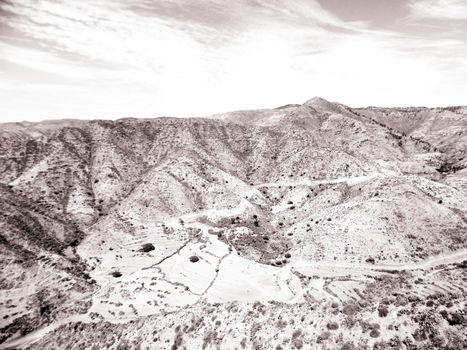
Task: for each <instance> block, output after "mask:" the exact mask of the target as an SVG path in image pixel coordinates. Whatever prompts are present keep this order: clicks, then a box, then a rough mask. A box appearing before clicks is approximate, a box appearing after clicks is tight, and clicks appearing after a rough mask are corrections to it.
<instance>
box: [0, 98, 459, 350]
mask: <svg viewBox="0 0 467 350" xmlns="http://www.w3.org/2000/svg"><path fill="white" fill-rule="evenodd" d="M466 153H467V107H449V108H434V109H428V108H393V109H388V108H375V107H369V108H357V109H353V108H349V107H347V106H344V105H342V104H338V103H332V102H329V101H326V100H323V99H321V98H313V99H311V100H309V101H307V102H305V103H304V104H302V105H286V106H282V107H279V108H276V109H270V110H268V109H266V110H259V111H237V112H232V113H224V114H218V115H214V116H210V117H206V118H193V119H177V118H157V119H122V120H117V121H105V120H94V121H76V120H63V121H58V122H42V123H7V124H0V208H1V213H0V227H1V230H0V254H1V255H0V258H1V260H2V261H4V262H6V263H4V264H2V267H1V270H0V271H1V274H0V278H1V279H0V284H1V291H0V295H1V298H0V314H1V315H2V318H1V320H0V333H1V334H0V342H6V343H5V344H9V343H8V342H10V344H13V343H11V342H12V341H20V340H21V339H26V340H27V339H29V340H27V341H28V342H30V341H31V339H30V338H27V335H26V334H28V333H30V332H31V331H33V330H34V329H40V328H41V327H43V326H45V325H54V327H59V326H60V325H61V324H62V323H66V320H67V319H68V318H69V317H75V318H76V317H77V319H78V320H80V321H83V322H85V323H86V324H87V323H90V322H91V323H95V322H97V323H99V324H100V326H99V327H104V326H103V325H104V324H105V327H118V326H109V325H108V324H107V323H104V322H111V324H113V323H114V322H119V323H121V322H130V321H131V322H132V321H133V320H136V319H138V320H139V319H140V317H151V320H154V316H153V315H156V314H160V313H161V312H169V311H167V310H172V311H170V312H175V315H178V313H184V312H189V310H191V308H193V310H195V309H194V306H192V305H194V304H195V303H197V304H196V305H198V306H196V308H197V309H196V310H197V311H196V312H201V311H200V309H202V308H209V305H211V304H209V303H227V304H225V305H224V306H222V308H230V307H231V306H229V305H231V304H229V303H244V302H245V303H247V302H251V303H254V302H256V301H258V302H259V301H261V302H263V303H267V302H277V303H284V304H283V305H284V306H283V308H285V309H286V310H288V311H285V312H286V313H287V312H289V313H290V312H293V311H291V310H292V309H290V310H289V309H288V307H298V306H297V305H303V303H305V304H306V303H308V302H309V300H311V299H309V297H306V295H308V296H311V297H312V299H313V300H314V302H315V303H318V304H319V305H321V306H320V307H324V306H323V305H327V304H326V303H331V304H332V303H333V302H339V303H348V302H350V301H352V300H353V302H356V301H358V300H360V299H361V296H359V295H358V294H357V295H353V296H352V298H350V297H348V296H345V295H346V294H345V293H344V294H343V295H341V296H339V295H338V294H335V293H334V295H338V296H333V294H332V293H333V292H331V293H327V292H323V286H325V287H326V286H327V284H329V283H332V281H333V280H332V279H333V278H342V276H347V277H346V278H348V276H350V275H353V274H356V275H355V280H358V283H357V284H359V286H354V287H355V288H357V289H358V288H360V287H361V288H363V289H364V290H367V289H368V288H369V287H368V286H369V285H371V283H373V282H374V281H373V282H371V281H369V280H367V278H368V273H366V272H365V273H362V271H367V270H368V271H373V272H372V274H374V275H372V276H373V277H371V278H376V279H378V278H381V276H379V275H378V273H379V272H377V271H382V270H381V269H383V270H384V269H386V270H384V271H389V270H391V269H393V270H394V269H395V270H397V271H405V270H404V269H405V268H408V267H410V268H412V267H414V266H416V268H417V269H418V268H419V266H422V267H423V268H425V264H426V262H427V261H428V262H429V261H431V260H430V259H433V258H435V259H441V260H436V261H440V264H444V263H446V264H447V265H446V266H451V265H449V264H454V263H460V262H461V261H462V257H463V256H464V255H462V254H463V252H465V249H466V248H467V240H466V238H467V200H466V199H467V157H466V156H467V154H466ZM453 254H454V255H453ZM456 254H457V255H456ZM444 257H445V258H444ZM444 259H447V260H446V261H445V260H444ZM450 259H451V260H450ZM457 260H461V261H457ZM417 264H418V265H417ZM430 264H431V263H428V265H427V266H429V267H430V268H433V267H434V266H438V265H433V266H431V265H430ZM317 266H318V267H317ZM453 266H454V265H452V266H451V267H453ZM331 267H332V268H331ZM453 268H454V267H453ZM342 269H345V270H346V272H347V273H344V272H343V271H344V270H342ZM353 269H357V270H358V269H360V270H358V271H359V272H358V273H356V272H355V271H356V270H353ZM361 269H363V270H361ZM398 269H400V270H398ZM339 271H340V272H339ZM368 271H367V272H368ZM375 271H376V272H375ZM456 271H457V270H456ZM460 271H465V270H462V269H461V270H460ZM384 273H389V272H384ZM456 273H457V272H456ZM336 274H337V275H336ZM370 275H371V274H370ZM300 276H305V277H306V278H312V276H314V277H313V278H315V280H316V281H317V282H316V283H318V285H320V283H321V282H322V283H323V284H321V285H320V287H317V286H315V287H313V288H314V290H315V291H314V292H313V288H311V287H310V286H308V285H303V283H301V282H300V281H301V277H300ZM307 276H308V277H307ZM336 276H337V277H336ZM339 276H340V277H339ZM363 276H366V277H363ZM456 276H457V277H456V278H457V279H458V281H457V282H456V283H457V284H456V285H457V287H458V288H460V289H459V291H464V289H463V288H464V286H465V279H466V276H465V273H463V274H462V273H458V274H457V275H456ZM407 278H408V279H411V278H412V281H416V280H417V278H418V275H416V276H411V277H410V278H409V277H407ZM451 280H452V279H451ZM451 280H449V281H448V282H446V283H447V285H449V284H450V283H451V282H450V281H451ZM240 281H241V282H240ZM246 281H248V282H246ZM320 281H321V282H320ZM337 281H339V279H338V280H336V283H340V282H337ZM376 281H378V280H376ZM238 283H240V284H242V283H247V284H248V285H247V286H246V287H244V288H236V287H234V286H236V285H238ZM294 283H295V287H293V285H294ZM326 283H327V284H326ZM377 284H378V283H377ZM378 286H381V284H378ZM294 288H295V289H294ZM310 288H311V289H310ZM326 288H327V287H326ZM336 288H337V289H339V288H340V289H342V288H344V287H342V286H340V287H339V286H338V287H336ZM352 288H353V287H352ZM381 288H383V286H381ZM404 288H405V287H404ZM344 289H345V288H344ZM404 290H405V289H404ZM291 291H292V292H291ZM319 291H321V292H319ZM324 291H326V289H324ZM436 291H437V292H439V293H441V294H443V290H442V289H440V290H436ZM314 293H318V294H319V295H315V294H314ZM320 293H321V294H320ZM323 293H324V294H323ZM401 293H402V292H401ZM420 293H421V294H420ZM420 293H416V294H417V297H420V298H422V299H421V300H424V299H423V298H424V297H426V296H427V295H431V294H430V293H425V294H423V292H420ZM381 295H382V294H381ZM443 295H444V294H443ZM464 295H465V294H464ZM307 298H308V299H307ZM320 298H322V299H320ZM320 300H321V301H320ZM455 300H456V306H455V307H461V306H462V305H465V297H464V298H462V297H459V298H457V299H455ZM199 302H203V303H207V304H206V305H207V306H200V305H199V304H198V303H199ZM379 302H380V301H378V303H379ZM116 305H118V306H116ZM187 305H188V306H187ZM203 305H204V304H203ZM281 305H282V304H281ZM307 305H308V304H307ZM329 305H330V304H329ZM417 305H418V304H417ZM417 305H416V306H412V307H417V308H418V306H417ZM180 307H183V308H185V309H183V310H188V311H181V310H180V309H177V308H180ZM244 307H245V308H249V306H248V304H241V306H240V310H241V313H247V311H246V309H243V308H244ZM173 308H175V309H173ZM255 308H256V307H255ZM277 308H278V306H277V305H276V306H274V307H272V309H271V310H276V309H277ZM256 309H257V308H256ZM256 309H255V310H256ZM331 309H332V308H331ZM334 309H335V310H334V311H335V312H340V311H338V310H340V309H339V308H338V307H335V308H334ZM363 309H365V308H363ZM174 310H175V311H174ZM365 310H366V309H365ZM417 310H418V309H417ZM224 311H225V310H224ZM331 311H332V310H331ZM334 311H333V312H334ZM366 311H368V310H366ZM193 312H194V311H193ZM203 312H204V311H203ZM239 312H240V311H239ZM254 312H256V311H254ZM417 312H418V311H417ZM420 312H425V311H424V310H421V311H420ZM216 313H218V312H217V311H216ZM221 314H222V315H224V314H225V312H221ZM77 315H78V316H77ZM80 315H81V316H80ZM222 315H219V316H216V317H219V318H222V317H224V316H225V315H224V316H222ZM330 315H331V314H330ZM177 317H178V316H177ZM183 317H186V316H183ZM261 317H266V318H268V317H269V316H265V314H263V316H261ZM304 317H306V315H305V316H304ZM440 317H441V318H438V319H439V320H441V319H443V316H440ZM446 317H448V316H446ZM246 319H250V318H249V317H246ZM325 319H326V317H325ZM73 320H74V321H76V319H73ZM70 322H71V321H70ZM151 322H153V321H151ZM154 322H156V323H157V322H158V321H154ZM223 322H224V321H221V324H224V323H223ZM251 322H253V320H251V321H247V323H248V325H247V326H245V327H246V328H247V329H248V332H250V333H251V332H253V331H252V330H250V326H251V324H250V323H251ZM265 322H266V321H265ZM294 322H300V321H299V320H294ZM302 322H303V321H302ZM323 322H324V321H323ZM408 322H409V323H410V322H412V323H413V324H414V327H416V324H417V322H416V321H413V320H409V321H408ZM440 322H441V321H440ZM463 322H464V321H463ZM72 325H73V323H72ZM462 325H464V326H465V324H462ZM464 326H462V327H464ZM70 327H71V328H70ZM73 327H74V328H73ZM80 327H82V326H79V329H85V330H86V329H87V328H86V327H88V326H83V327H84V328H80ZM89 327H90V326H89ZM180 327H182V326H180ZM187 327H188V325H187ZM197 327H198V328H199V327H202V326H201V325H198V326H197ZM303 327H305V326H303ZM306 327H308V326H306ZM315 328H316V325H315ZM318 328H319V327H318ZM73 329H74V330H73ZM76 329H77V328H76V326H66V327H64V328H58V330H57V331H55V332H56V333H57V332H58V333H57V334H59V335H58V336H57V337H59V338H57V337H55V336H54V339H56V338H57V339H56V341H60V342H61V343H60V344H62V345H63V343H64V342H65V343H66V342H67V340H66V339H67V334H69V332H73V334H77V331H76ZM102 329H103V328H99V332H101V331H102ZM300 329H302V328H300ZM463 329H465V328H463ZM318 330H319V329H317V330H316V332H315V333H316V334H318V333H317V332H318ZM262 331H263V332H267V330H264V329H263V330H262ZM322 331H323V332H328V333H329V335H328V336H326V337H324V338H323V339H322V341H321V342H320V345H319V346H318V345H316V346H317V348H326V346H328V348H333V347H332V346H330V345H329V344H328V345H326V344H327V342H328V343H329V342H331V341H337V338H333V336H334V335H333V334H334V333H333V332H329V329H328V330H322ZM62 332H63V333H62ZM86 332H87V331H86ZM99 332H97V331H96V333H95V337H101V335H99V334H100V333H99ZM135 332H137V331H135ZM177 332H180V329H179V330H178V331H177ZM210 332H215V333H216V332H217V333H216V334H217V335H216V337H217V336H219V334H223V332H227V330H223V331H220V330H219V331H214V330H212V331H210ZM274 332H276V331H274ZM303 332H305V331H304V330H301V333H300V334H302V335H300V334H299V335H295V336H293V335H292V339H295V340H297V341H296V343H297V344H300V341H299V340H300V339H301V341H302V343H303V342H305V343H306V342H310V341H311V340H305V339H302V338H303V337H304V336H303V334H304V333H303ZM320 332H321V331H320ZM78 333H79V332H78ZM315 333H312V334H315ZM396 333H397V332H396ZM406 333H407V334H406ZM406 333H404V336H406V337H408V339H410V341H411V342H415V343H417V341H418V340H416V339H415V338H414V335H413V334H412V333H411V332H410V331H407V332H406ZM448 333H449V332H448ZM62 334H63V336H62ZM177 334H178V333H177ZM320 334H321V333H320ZM443 334H444V333H443ZM443 334H441V335H440V336H442V335H443ZM446 334H447V333H446ZM25 335H26V336H25ZM318 335H319V334H318ZM396 335H397V334H396ZM23 336H25V337H23ZM89 336H90V337H93V333H92V332H90V333H89ZM310 336H311V335H310ZM80 337H81V335H80ZM164 337H165V336H164ZM212 337H214V335H211V336H210V340H205V341H204V342H202V343H200V344H201V345H200V346H203V347H205V348H219V346H220V345H219V344H221V343H222V342H220V343H219V342H217V343H216V342H213V340H212ZM313 337H314V335H313ZM156 338H157V337H156ZM214 338H215V337H214ZM247 338H248V337H247ZM305 338H306V337H305ZM344 338H345V339H346V342H347V343H348V344H350V343H351V339H350V338H348V337H346V336H344ZM444 338H445V339H447V336H445V337H444ZM444 338H443V339H444ZM252 339H253V340H254V342H256V343H257V344H259V343H261V341H259V340H258V339H259V338H255V337H253V336H252ZM306 339H308V338H306ZM310 339H311V338H310ZM26 340H24V342H23V343H22V344H23V345H24V344H29V343H26ZM35 340H37V339H35ZM117 340H119V339H117ZM198 340H199V339H198ZM249 340H250V339H246V340H245V341H246V343H245V345H244V346H243V345H241V341H243V340H242V339H239V342H240V343H239V344H240V346H241V347H243V348H251V347H252V345H251V343H248V341H249ZM253 340H252V341H253ZM341 340H342V339H341ZM461 340H462V339H461ZM54 341H55V340H54ZM90 341H92V340H90ZM119 341H120V340H119ZM127 341H129V340H128V339H126V338H125V339H123V338H122V339H121V342H123V343H125V342H127ZM359 341H360V340H359ZM464 341H465V339H464ZM42 342H46V340H43V341H42ZM346 342H342V341H341V343H342V344H344V345H345V344H346ZM362 342H363V343H362V344H364V343H365V342H364V341H363V340H362ZM117 343H118V342H117V341H116V342H115V343H112V344H117ZM179 343H180V344H182V343H183V342H182V340H180V341H179ZM273 343H274V342H271V343H270V345H271V344H273ZM355 343H359V342H355ZM419 343H420V344H426V343H427V342H426V339H421V340H420V341H419ZM180 344H179V345H177V346H181V345H180ZM203 344H204V345H203ZM216 344H217V345H216ZM248 344H249V345H248ZM268 344H269V343H268ZM274 344H276V343H274ZM359 344H360V343H359ZM371 344H373V343H371ZM62 345H58V346H59V347H60V346H62ZM276 345H277V344H276ZM367 345H368V344H367ZM55 346H57V345H55ZM115 346H116V345H115ZM164 346H166V347H167V348H170V347H169V344H168V343H167V344H166V343H164V345H161V348H164ZM216 346H217V347H216ZM271 346H272V345H271ZM281 346H283V348H287V347H288V346H286V345H281ZM302 346H303V345H302ZM349 346H350V345H349ZM362 346H363V345H362ZM372 346H373V345H372ZM41 347H43V345H41ZM188 348H189V347H188ZM197 348H199V347H197ZM220 348H222V347H220ZM267 348H270V347H267ZM305 348H306V347H305ZM348 349H351V347H348Z"/></svg>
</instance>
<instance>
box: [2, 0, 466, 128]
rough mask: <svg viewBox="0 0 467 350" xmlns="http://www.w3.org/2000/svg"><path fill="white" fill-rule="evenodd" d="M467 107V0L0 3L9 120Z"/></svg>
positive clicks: (15, 0)
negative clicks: (306, 107) (328, 106)
mask: <svg viewBox="0 0 467 350" xmlns="http://www.w3.org/2000/svg"><path fill="white" fill-rule="evenodd" d="M313 96H321V97H324V98H326V99H328V100H332V101H338V102H341V103H344V104H347V105H350V106H367V105H379V106H408V105H428V106H443V105H467V1H465V0H236V1H232V0H152V1H151V0H80V1H73V0H0V119H1V120H2V121H13V120H42V119H54V118H120V117H156V116H162V115H170V116H200V115H206V114H210V113H215V112H223V111H228V110H237V109H251V108H263V107H277V106H280V105H283V104H287V103H302V102H304V101H306V100H307V99H309V98H311V97H313Z"/></svg>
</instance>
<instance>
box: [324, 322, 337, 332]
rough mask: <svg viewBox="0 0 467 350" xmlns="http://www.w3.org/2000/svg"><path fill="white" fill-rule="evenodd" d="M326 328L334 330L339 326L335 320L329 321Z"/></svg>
mask: <svg viewBox="0 0 467 350" xmlns="http://www.w3.org/2000/svg"><path fill="white" fill-rule="evenodd" d="M326 327H327V329H329V330H330V331H335V330H336V329H338V328H339V325H338V324H337V323H336V322H329V323H328V324H327V325H326Z"/></svg>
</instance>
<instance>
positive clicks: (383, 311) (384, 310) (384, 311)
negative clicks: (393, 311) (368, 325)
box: [378, 306, 389, 317]
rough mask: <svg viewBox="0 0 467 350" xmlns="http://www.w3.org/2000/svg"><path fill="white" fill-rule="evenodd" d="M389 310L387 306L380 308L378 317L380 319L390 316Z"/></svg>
mask: <svg viewBox="0 0 467 350" xmlns="http://www.w3.org/2000/svg"><path fill="white" fill-rule="evenodd" d="M388 312H389V311H388V308H387V307H385V306H380V307H379V308H378V315H379V317H386V316H387V315H388Z"/></svg>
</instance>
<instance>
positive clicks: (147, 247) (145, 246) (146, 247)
mask: <svg viewBox="0 0 467 350" xmlns="http://www.w3.org/2000/svg"><path fill="white" fill-rule="evenodd" d="M155 249H156V248H155V247H154V245H152V244H151V243H146V244H143V246H142V247H141V249H140V252H144V253H149V252H150V251H152V250H155Z"/></svg>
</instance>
